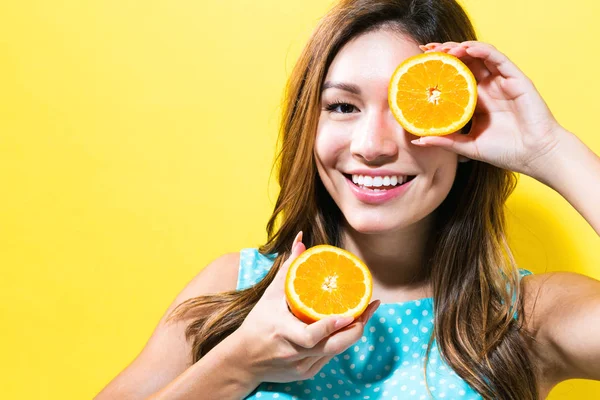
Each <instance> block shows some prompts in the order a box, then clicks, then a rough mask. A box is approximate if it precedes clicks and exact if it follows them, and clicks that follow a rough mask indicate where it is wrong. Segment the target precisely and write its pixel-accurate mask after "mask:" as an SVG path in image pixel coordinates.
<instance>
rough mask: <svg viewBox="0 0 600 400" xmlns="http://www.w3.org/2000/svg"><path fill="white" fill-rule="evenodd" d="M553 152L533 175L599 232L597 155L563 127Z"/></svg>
mask: <svg viewBox="0 0 600 400" xmlns="http://www.w3.org/2000/svg"><path fill="white" fill-rule="evenodd" d="M560 137H561V139H560V141H559V144H558V145H557V147H556V149H555V151H553V152H552V153H551V154H549V155H548V157H547V159H546V160H544V162H543V166H542V167H540V168H539V170H538V173H537V174H536V175H535V176H533V177H534V178H535V179H537V180H539V181H540V182H542V183H544V184H546V185H548V186H550V187H551V188H552V189H554V190H556V191H557V192H558V193H560V194H561V195H562V196H563V197H564V198H565V199H566V200H567V201H568V202H569V203H570V204H571V205H572V206H573V207H574V208H575V209H576V210H577V211H578V212H579V214H581V216H583V218H585V220H586V221H587V222H588V223H589V224H590V225H591V227H592V228H593V229H594V230H595V231H596V233H597V234H598V235H600V157H598V155H596V154H594V152H593V151H592V150H591V149H590V148H588V147H587V146H586V145H585V144H584V143H583V142H582V141H581V140H579V138H578V137H577V136H576V135H574V134H572V133H570V132H568V131H565V130H563V131H562V132H561V135H560Z"/></svg>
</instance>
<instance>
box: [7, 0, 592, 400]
mask: <svg viewBox="0 0 600 400" xmlns="http://www.w3.org/2000/svg"><path fill="white" fill-rule="evenodd" d="M328 3H329V2H327V1H320V0H310V1H308V0H302V1H279V0H263V1H258V2H257V1H250V0H230V1H218V0H212V1H199V2H192V1H186V2H174V1H165V0H148V1H143V2H142V1H132V0H119V1H116V0H107V1H96V2H91V1H80V0H65V1H42V0H37V1H36V0H21V1H12V2H10V1H4V2H1V3H0V184H1V186H2V192H1V195H0V266H1V268H2V269H1V271H2V275H1V278H0V300H1V302H0V304H1V305H0V310H1V313H0V320H1V321H2V327H1V330H0V339H1V340H0V354H2V359H3V362H2V363H1V365H2V366H1V367H0V368H1V369H2V370H1V371H0V398H6V399H41V398H48V399H81V398H90V397H92V396H93V395H94V394H95V393H97V392H98V391H99V390H100V389H101V388H102V387H103V386H104V385H105V384H106V383H107V382H108V381H109V380H110V379H111V378H112V377H113V376H114V375H115V374H117V373H118V372H119V371H120V370H121V369H122V368H123V367H124V366H125V365H126V364H127V363H128V362H129V361H131V360H132V358H134V357H135V356H136V354H137V353H138V352H139V351H140V349H141V348H142V346H143V345H144V343H145V341H146V339H147V338H148V336H149V334H150V333H151V331H152V329H153V327H154V326H155V324H156V322H157V321H158V319H159V318H160V316H161V315H162V313H163V311H164V310H165V308H166V307H167V305H168V304H169V303H170V302H171V300H172V299H173V297H174V296H175V295H176V293H178V291H179V290H180V289H181V288H182V287H183V286H184V285H185V283H186V282H187V281H188V280H189V279H191V278H192V277H193V276H194V275H196V274H197V273H198V272H199V271H200V269H201V268H202V267H203V266H204V265H206V263H207V262H209V261H210V260H211V259H213V258H215V257H217V256H218V255H220V254H222V253H224V252H229V251H236V250H238V249H240V248H242V247H252V246H257V245H259V244H260V243H261V242H262V241H263V240H264V239H265V233H264V226H265V223H266V220H267V218H268V216H269V214H270V211H271V207H272V203H273V200H274V194H275V190H274V186H273V184H271V186H269V183H268V182H269V174H270V166H271V162H272V160H273V150H274V144H275V138H276V132H277V121H278V115H279V114H278V113H279V102H280V99H281V94H282V89H283V86H284V82H285V79H286V76H287V74H288V72H289V70H290V68H291V66H292V65H293V62H294V60H295V59H296V57H297V55H298V53H299V51H300V49H301V47H302V46H303V44H304V42H305V40H306V39H307V37H308V35H309V33H310V31H311V29H312V28H313V27H314V26H315V23H316V21H317V19H318V18H319V16H320V15H322V13H323V12H324V11H325V10H326V9H327V7H328ZM465 4H466V6H467V9H468V10H469V12H470V14H471V15H472V17H473V18H474V21H475V23H476V27H477V29H478V31H479V33H480V35H481V37H482V39H484V40H486V41H490V42H492V43H494V44H496V45H497V47H499V48H500V49H502V50H504V51H505V52H506V53H507V54H508V55H509V56H511V57H513V59H514V60H515V61H516V62H517V63H518V64H519V65H520V66H521V67H522V68H523V69H524V70H525V71H526V73H528V74H529V75H530V76H531V77H532V78H533V80H534V82H535V83H536V85H537V86H538V88H539V89H540V91H541V92H542V94H543V95H544V96H545V98H546V100H547V102H548V103H549V105H550V106H551V108H552V109H553V110H554V112H555V115H556V116H557V118H558V119H559V121H560V122H562V123H563V124H564V125H565V126H566V127H567V128H568V129H571V130H572V131H574V132H576V133H577V134H578V135H579V136H580V137H581V138H582V139H583V140H584V141H585V142H586V143H587V144H588V145H589V146H590V147H592V148H593V149H594V151H596V153H600V136H599V135H598V129H597V124H596V121H597V118H598V115H600V109H599V106H598V104H600V102H599V101H598V94H599V93H600V80H599V79H598V77H597V71H598V64H597V63H598V61H600V58H599V56H598V53H597V52H596V50H597V46H598V43H597V39H598V38H599V37H600V27H599V26H600V25H599V24H598V22H597V21H598V20H600V6H599V5H598V2H597V1H596V0H578V1H574V2H568V3H565V2H562V1H556V0H552V1H550V0H502V1H498V0H467V1H466V2H465ZM566 4H571V5H573V6H576V7H577V8H572V9H570V8H567V6H566ZM271 183H272V182H271ZM509 207H510V210H511V217H510V234H511V241H512V243H513V245H514V247H515V251H516V255H517V258H518V261H519V262H520V263H521V265H522V266H524V267H527V268H530V269H532V270H534V271H535V272H544V271H551V270H570V271H577V272H582V273H585V274H588V275H590V276H593V277H595V278H600V256H599V255H598V251H597V249H598V248H599V245H600V242H599V239H598V237H597V236H596V235H595V233H594V232H593V231H592V229H591V228H590V227H589V226H588V225H587V224H586V222H585V221H584V220H583V219H582V218H581V217H580V216H579V215H578V214H577V213H576V211H574V210H573V209H572V208H571V207H570V205H569V204H568V203H566V201H564V200H563V199H562V198H561V197H560V196H559V195H557V194H556V193H554V192H552V191H551V190H550V189H548V188H545V187H544V186H542V185H541V184H539V183H537V182H535V181H532V180H531V179H529V178H527V177H523V178H522V180H521V184H520V186H519V188H518V190H517V192H516V193H515V195H514V196H513V197H512V198H511V200H510V202H509ZM592 253H595V255H593V254H592ZM594 393H596V396H597V395H598V393H600V383H594V382H575V381H573V382H567V383H564V384H562V385H560V386H559V387H558V388H557V389H556V390H555V391H554V393H553V395H552V396H551V399H553V400H558V399H583V398H593V397H595V396H594Z"/></svg>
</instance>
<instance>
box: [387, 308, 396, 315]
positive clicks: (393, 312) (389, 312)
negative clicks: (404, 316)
mask: <svg viewBox="0 0 600 400" xmlns="http://www.w3.org/2000/svg"><path fill="white" fill-rule="evenodd" d="M395 313H396V310H394V309H393V308H390V310H389V311H388V314H390V315H394V314H395Z"/></svg>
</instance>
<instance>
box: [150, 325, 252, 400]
mask: <svg viewBox="0 0 600 400" xmlns="http://www.w3.org/2000/svg"><path fill="white" fill-rule="evenodd" d="M236 340H237V338H236V337H235V336H234V335H230V336H229V337H227V338H226V339H225V340H224V341H222V342H221V343H219V345H217V346H215V347H214V348H213V349H212V350H211V351H209V352H208V353H207V354H206V355H205V356H204V357H202V358H201V359H200V361H198V362H196V363H195V364H193V365H192V366H191V367H189V368H188V369H187V370H185V371H184V372H183V373H182V374H181V375H179V376H178V377H177V378H176V379H175V380H174V381H172V382H171V383H170V384H169V385H167V386H166V387H165V388H163V389H162V390H161V391H160V392H158V393H156V394H154V395H153V396H151V397H149V399H152V400H163V399H169V400H173V399H207V400H208V399H232V400H233V399H235V400H239V399H242V398H244V397H246V396H247V395H248V394H250V393H251V392H252V391H253V390H254V389H255V388H256V387H257V386H258V384H259V383H260V382H258V381H257V380H256V378H255V377H254V376H253V375H252V374H251V372H250V371H249V368H248V365H247V364H246V362H245V361H246V360H245V358H244V354H242V353H240V352H239V351H238V352H237V353H236V352H235V351H232V350H231V349H233V348H236V347H238V344H237V343H235V341H236ZM234 344H235V346H234Z"/></svg>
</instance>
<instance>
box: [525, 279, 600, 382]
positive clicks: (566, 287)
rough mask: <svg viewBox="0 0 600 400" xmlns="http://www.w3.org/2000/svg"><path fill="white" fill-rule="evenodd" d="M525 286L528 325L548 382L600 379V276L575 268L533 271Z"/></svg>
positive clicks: (536, 355) (540, 364) (542, 374)
mask: <svg viewBox="0 0 600 400" xmlns="http://www.w3.org/2000/svg"><path fill="white" fill-rule="evenodd" d="M523 292H524V306H525V311H524V314H525V316H526V320H525V328H526V330H527V331H528V332H529V333H530V334H531V335H532V336H533V339H534V340H532V341H531V343H530V346H531V351H532V353H533V355H534V357H535V358H536V359H537V360H538V361H539V362H538V363H536V364H537V366H538V367H539V368H540V369H541V371H540V376H541V378H542V379H543V381H544V383H546V384H547V385H548V387H549V388H551V387H553V386H554V385H556V384H558V383H559V382H562V381H564V380H567V379H593V380H600V340H599V339H598V338H600V282H599V281H597V280H595V279H592V278H589V277H586V276H584V275H580V274H576V273H570V272H555V273H547V274H540V275H530V276H527V277H525V278H523Z"/></svg>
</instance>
